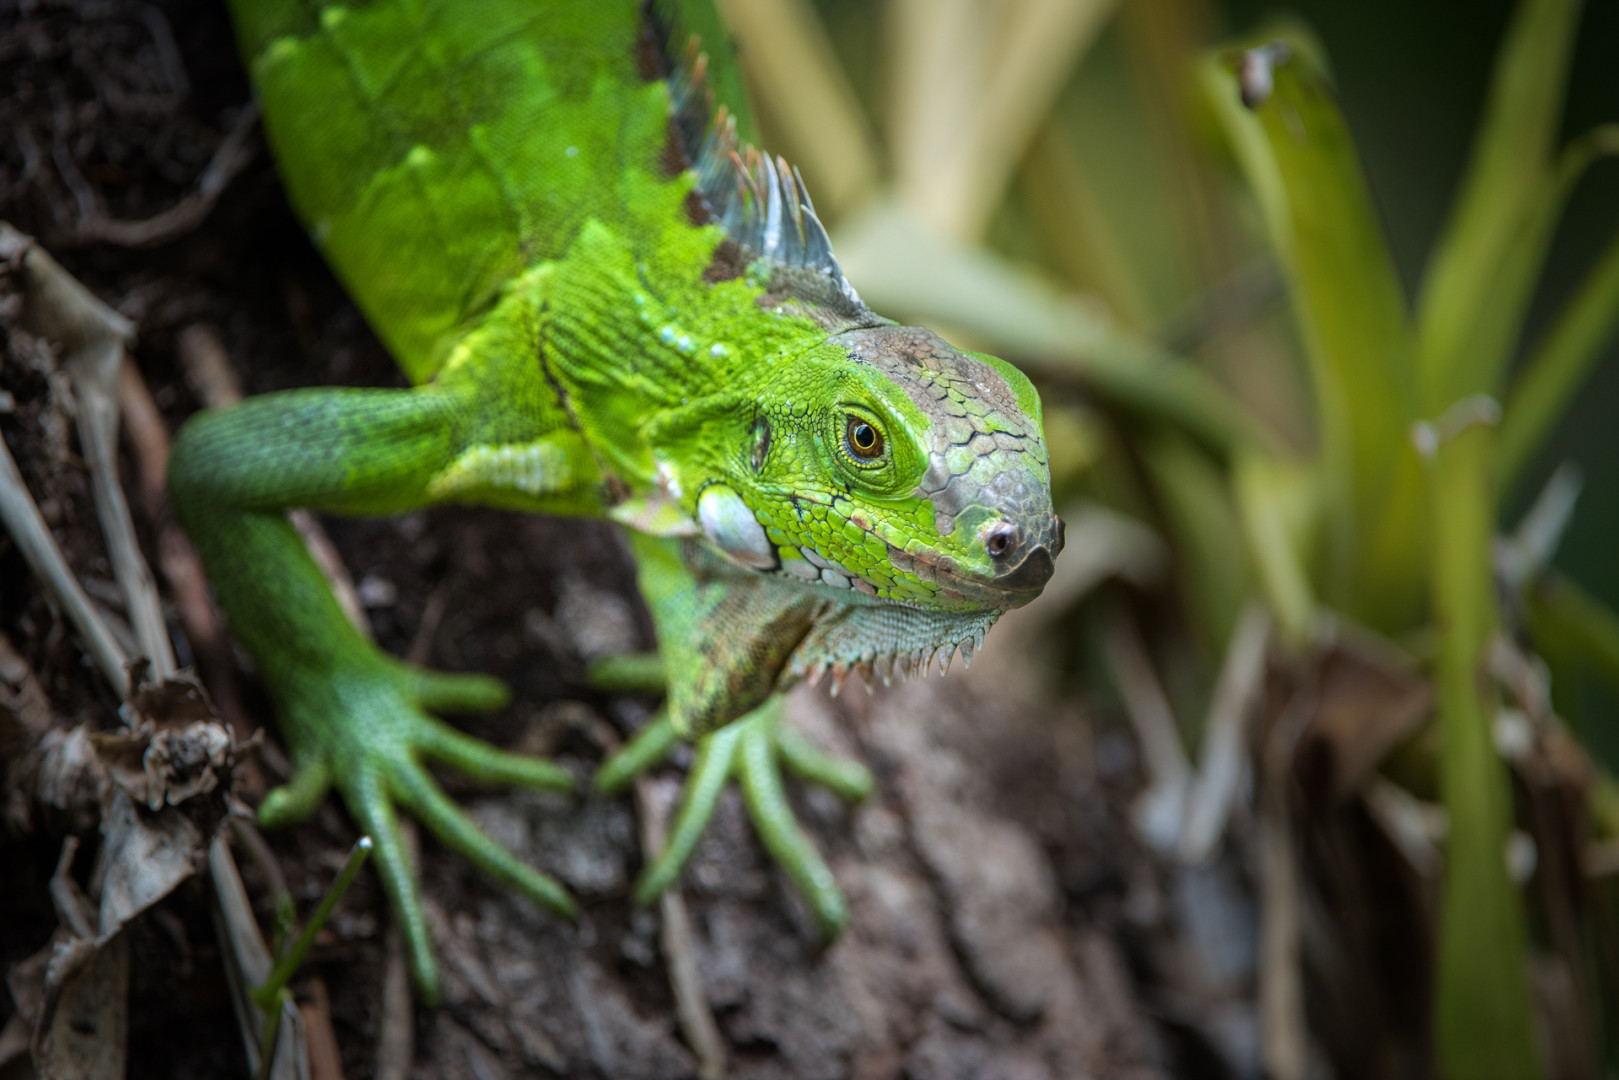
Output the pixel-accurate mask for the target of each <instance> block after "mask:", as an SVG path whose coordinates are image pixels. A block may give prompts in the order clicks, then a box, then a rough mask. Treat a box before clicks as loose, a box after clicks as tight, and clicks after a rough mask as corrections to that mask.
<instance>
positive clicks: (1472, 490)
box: [1430, 423, 1541, 1080]
mask: <svg viewBox="0 0 1619 1080" xmlns="http://www.w3.org/2000/svg"><path fill="white" fill-rule="evenodd" d="M1494 434H1495V433H1494V431H1493V429H1492V428H1491V427H1490V426H1489V425H1487V424H1482V423H1479V424H1473V425H1471V426H1469V427H1467V428H1464V429H1463V430H1462V431H1460V432H1458V433H1456V434H1454V435H1452V436H1451V437H1450V438H1449V439H1448V440H1446V441H1445V442H1444V443H1443V444H1442V445H1441V446H1440V447H1439V449H1438V452H1437V454H1436V457H1435V460H1434V463H1433V468H1432V475H1431V479H1432V487H1431V489H1430V490H1431V500H1432V507H1433V550H1432V552H1431V556H1432V560H1433V567H1434V615H1435V618H1436V620H1437V622H1438V624H1439V626H1440V627H1442V628H1443V633H1442V636H1441V638H1440V646H1439V657H1438V672H1437V675H1438V684H1439V729H1440V762H1439V777H1440V790H1441V794H1442V795H1443V798H1444V804H1445V810H1446V812H1447V813H1448V815H1449V819H1450V831H1449V834H1448V837H1447V839H1446V844H1445V853H1446V854H1445V880H1444V896H1443V900H1442V907H1441V913H1440V927H1439V965H1438V982H1437V985H1436V988H1435V989H1436V1001H1435V1036H1436V1040H1435V1041H1436V1046H1437V1050H1438V1058H1439V1072H1440V1075H1441V1076H1444V1077H1446V1078H1450V1080H1495V1078H1500V1080H1533V1078H1535V1077H1537V1076H1539V1075H1540V1072H1541V1070H1540V1061H1539V1058H1538V1056H1537V1054H1536V1051H1535V1037H1534V1023H1535V1017H1534V1008H1533V1004H1532V1001H1531V998H1530V995H1529V969H1528V948H1527V944H1526V941H1525V929H1524V915H1523V903H1522V898H1521V897H1520V896H1519V894H1518V889H1517V886H1515V885H1514V884H1513V883H1512V881H1511V879H1510V878H1509V877H1508V875H1507V866H1506V840H1507V835H1508V831H1509V830H1510V828H1511V824H1512V799H1511V789H1510V786H1509V783H1508V778H1507V770H1506V765H1505V763H1504V762H1503V761H1502V760H1501V757H1500V755H1499V754H1497V753H1496V749H1495V744H1494V742H1493V740H1492V737H1491V721H1492V719H1493V718H1494V716H1495V712H1496V710H1497V708H1498V707H1499V703H1498V701H1497V700H1496V694H1495V693H1494V692H1493V688H1487V686H1488V684H1487V683H1486V681H1485V678H1484V675H1483V672H1484V668H1485V651H1486V649H1487V648H1488V647H1489V642H1490V639H1491V638H1492V637H1493V636H1494V635H1495V633H1496V632H1497V628H1498V625H1499V618H1498V615H1497V612H1496V603H1495V579H1494V576H1493V573H1492V570H1491V559H1490V552H1491V543H1492V540H1493V538H1494V536H1495V499H1494V492H1493V489H1492V486H1491V484H1490V476H1491V468H1492V462H1491V456H1492V454H1493V442H1494Z"/></svg>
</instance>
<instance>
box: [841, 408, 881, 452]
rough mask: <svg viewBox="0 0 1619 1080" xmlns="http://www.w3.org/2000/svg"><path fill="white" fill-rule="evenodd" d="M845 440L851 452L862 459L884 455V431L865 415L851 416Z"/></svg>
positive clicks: (844, 435) (844, 434)
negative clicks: (879, 429) (864, 416)
mask: <svg viewBox="0 0 1619 1080" xmlns="http://www.w3.org/2000/svg"><path fill="white" fill-rule="evenodd" d="M843 441H844V443H845V444H846V445H847V446H848V447H849V453H851V454H853V455H854V456H855V457H857V458H859V459H860V460H861V461H875V460H876V459H877V458H879V457H881V456H882V453H883V435H882V432H880V431H878V430H877V429H876V428H875V427H873V426H872V424H871V421H869V420H866V419H864V418H863V417H859V416H850V417H849V426H848V427H847V428H845V429H844V433H843Z"/></svg>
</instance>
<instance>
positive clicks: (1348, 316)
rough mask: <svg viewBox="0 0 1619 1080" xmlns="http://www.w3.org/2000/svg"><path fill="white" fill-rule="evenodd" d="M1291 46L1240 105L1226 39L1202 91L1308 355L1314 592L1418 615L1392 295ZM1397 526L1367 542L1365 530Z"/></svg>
mask: <svg viewBox="0 0 1619 1080" xmlns="http://www.w3.org/2000/svg"><path fill="white" fill-rule="evenodd" d="M1283 40H1285V41H1286V43H1287V53H1288V56H1289V57H1290V58H1289V59H1287V60H1286V61H1284V62H1282V63H1280V64H1278V65H1277V66H1276V67H1275V69H1274V72H1273V85H1272V91H1271V93H1270V95H1269V96H1268V98H1266V100H1264V101H1263V102H1262V103H1261V104H1259V105H1257V107H1255V108H1254V109H1251V110H1250V109H1249V108H1247V107H1246V106H1244V105H1243V104H1242V102H1241V101H1240V100H1239V96H1238V79H1237V75H1236V70H1235V65H1234V64H1233V56H1234V54H1232V53H1231V52H1229V51H1225V52H1222V53H1218V54H1215V55H1212V56H1210V57H1209V58H1208V59H1206V60H1205V61H1204V63H1203V65H1202V67H1201V84H1202V87H1203V91H1204V94H1205V97H1206V98H1207V100H1208V102H1209V103H1210V105H1211V107H1212V109H1213V112H1214V114H1215V116H1216V117H1217V118H1218V120H1219V123H1220V125H1221V128H1222V129H1223V131H1224V133H1225V135H1226V138H1227V141H1228V142H1229V143H1230V145H1231V146H1232V148H1233V150H1234V151H1235V153H1236V157H1237V160H1238V163H1239V165H1240V166H1241V168H1242V171H1243V173H1244V175H1245V176H1246V178H1247V180H1248V182H1249V186H1250V187H1251V188H1252V190H1253V193H1254V195H1255V197H1256V199H1257V200H1258V202H1259V206H1260V210H1261V213H1262V216H1263V218H1264V221H1265V224H1266V230H1267V232H1268V233H1269V236H1270V240H1271V244H1272V246H1273V247H1274V248H1275V249H1276V251H1277V253H1278V255H1279V256H1280V258H1281V261H1282V264H1283V266H1284V268H1285V269H1286V271H1287V274H1288V277H1289V280H1290V283H1291V285H1292V300H1293V307H1294V311H1295V313H1296V315H1297V318H1298V322H1299V325H1300V329H1301V333H1302V337H1303V339H1304V342H1305V346H1306V350H1307V353H1308V357H1309V362H1310V372H1311V378H1312V384H1313V388H1314V394H1315V403H1316V413H1317V417H1318V423H1319V429H1320V434H1319V438H1320V454H1321V478H1322V485H1323V496H1324V501H1323V507H1322V511H1323V520H1324V523H1325V525H1326V529H1327V534H1326V535H1327V543H1328V547H1327V551H1326V552H1325V556H1326V558H1325V567H1324V572H1325V579H1324V581H1323V583H1322V584H1323V589H1322V593H1323V596H1324V598H1325V599H1327V600H1329V601H1332V602H1334V603H1335V604H1337V605H1339V606H1341V607H1343V608H1344V609H1345V610H1346V611H1348V612H1349V613H1350V614H1352V615H1355V616H1357V617H1359V618H1362V619H1365V620H1366V621H1368V622H1371V623H1373V624H1374V625H1378V626H1380V627H1382V628H1385V629H1402V628H1404V626H1405V625H1408V624H1409V623H1410V622H1411V621H1413V620H1414V618H1415V617H1416V616H1417V614H1419V610H1418V609H1417V608H1415V607H1414V606H1413V605H1412V603H1411V598H1412V597H1413V596H1420V594H1421V589H1420V580H1421V573H1422V559H1421V557H1420V552H1421V547H1420V544H1421V540H1420V533H1419V531H1418V529H1419V527H1420V525H1419V523H1420V515H1418V516H1417V520H1416V522H1415V523H1414V522H1413V521H1412V519H1411V517H1410V516H1409V515H1398V514H1395V513H1394V510H1395V509H1397V508H1398V507H1402V506H1410V505H1412V504H1413V503H1414V502H1415V500H1414V499H1413V498H1411V497H1410V496H1412V495H1413V494H1414V493H1415V492H1417V491H1418V490H1419V489H1420V473H1419V471H1418V470H1417V469H1416V466H1415V459H1414V456H1413V454H1412V451H1411V449H1410V443H1409V439H1408V431H1409V429H1410V425H1411V423H1412V421H1413V420H1414V419H1415V412H1414V404H1415V402H1414V386H1413V380H1412V377H1411V371H1410V364H1409V357H1410V354H1411V336H1410V330H1409V324H1408V320H1407V315H1406V310H1405V302H1404V299H1403V297H1402V295H1401V292H1400V286H1399V281H1398V279H1397V277H1396V275H1395V272H1394V265H1393V262H1392V260H1391V259H1390V257H1389V252H1388V247H1387V245H1386V244H1385V243H1384V239H1383V233H1382V229H1381V227H1380V225H1379V223H1378V219H1377V214H1376V212H1375V211H1374V209H1373V207H1372V201H1371V196H1370V194H1369V193H1368V191H1367V188H1366V183H1365V180H1364V178H1363V175H1362V172H1361V167H1360V160H1359V157H1358V155H1357V154H1356V152H1355V147H1354V144H1353V142H1352V140H1351V139H1350V134H1349V130H1348V127H1347V126H1346V125H1345V123H1344V119H1343V116H1342V114H1341V113H1340V112H1339V111H1338V107H1337V104H1336V103H1335V101H1334V100H1333V96H1332V92H1331V90H1330V88H1329V87H1328V85H1327V82H1326V79H1325V77H1324V76H1323V75H1322V73H1321V72H1320V70H1319V69H1318V68H1317V67H1316V66H1314V65H1313V64H1312V63H1311V62H1310V60H1309V59H1308V58H1309V57H1310V56H1311V55H1313V54H1314V52H1315V50H1314V49H1313V47H1312V45H1311V43H1310V42H1309V41H1308V40H1306V39H1304V38H1303V37H1302V36H1301V35H1299V34H1297V33H1296V32H1295V33H1292V34H1290V36H1289V37H1287V38H1285V39H1283ZM1391 521H1392V522H1393V524H1394V525H1400V526H1403V531H1402V532H1400V534H1399V535H1397V536H1395V537H1394V538H1393V539H1392V541H1385V542H1384V543H1383V544H1382V545H1381V546H1384V547H1388V548H1390V549H1391V550H1388V551H1386V552H1384V551H1378V550H1377V549H1376V548H1374V546H1373V545H1372V544H1370V543H1369V542H1368V538H1369V537H1371V536H1373V535H1374V534H1379V533H1386V532H1388V531H1389V528H1390V522H1391Z"/></svg>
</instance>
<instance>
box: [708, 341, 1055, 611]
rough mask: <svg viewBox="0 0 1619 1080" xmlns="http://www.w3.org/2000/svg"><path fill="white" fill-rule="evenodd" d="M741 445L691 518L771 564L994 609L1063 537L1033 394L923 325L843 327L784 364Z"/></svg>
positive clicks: (844, 582)
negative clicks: (1053, 510) (847, 328)
mask: <svg viewBox="0 0 1619 1080" xmlns="http://www.w3.org/2000/svg"><path fill="white" fill-rule="evenodd" d="M737 419H744V418H743V417H737ZM737 449H738V452H737V453H735V454H734V455H729V457H730V460H729V462H727V465H728V467H727V468H725V470H724V473H725V475H723V476H716V477H715V478H714V479H713V480H712V481H711V482H709V483H706V484H705V485H704V487H703V489H702V490H701V491H698V492H696V493H695V494H696V509H697V516H698V520H699V522H700V523H701V525H702V527H703V531H704V533H705V534H706V535H707V536H708V538H709V539H710V540H712V541H713V542H714V543H715V544H716V545H717V546H718V547H719V548H720V549H721V550H723V551H725V552H726V554H728V555H730V556H731V557H732V558H733V559H736V560H737V561H738V562H741V563H743V564H745V565H747V566H750V567H752V568H754V569H756V570H759V571H762V572H764V573H771V574H780V575H784V576H786V577H790V578H797V579H801V580H803V581H805V582H808V583H814V584H817V585H820V586H822V587H824V588H827V589H830V590H835V591H841V592H845V593H855V594H862V595H863V596H865V597H868V598H871V599H874V600H885V601H898V602H901V603H905V604H913V605H918V606H922V607H926V608H931V609H936V610H941V611H951V612H962V613H967V612H977V611H995V612H1001V611H1005V610H1007V609H1009V608H1014V607H1018V606H1020V605H1022V604H1026V603H1028V602H1029V601H1030V600H1032V599H1034V597H1035V596H1037V595H1039V592H1040V590H1041V588H1042V587H1044V585H1045V583H1046V581H1047V580H1048V579H1049V578H1050V577H1051V572H1052V560H1053V559H1054V558H1055V557H1056V554H1057V552H1058V551H1059V550H1060V549H1061V546H1062V525H1061V522H1060V521H1059V520H1058V519H1057V517H1056V516H1055V515H1054V514H1053V513H1052V508H1051V486H1050V474H1049V470H1048V468H1047V463H1046V449H1045V443H1044V441H1043V439H1042V437H1041V430H1040V403H1039V398H1038V396H1037V395H1036V393H1035V390H1034V387H1033V386H1032V385H1031V384H1030V383H1029V381H1028V379H1027V378H1025V377H1024V376H1023V375H1022V374H1021V373H1019V372H1018V371H1017V370H1016V369H1015V368H1013V367H1011V366H1010V365H1008V364H1006V363H1004V362H1002V361H1000V360H997V359H995V358H994V357H988V356H983V355H978V354H971V353H963V352H960V351H958V350H956V349H954V348H952V347H951V346H950V345H948V344H946V343H945V342H944V341H943V340H942V339H941V338H939V337H938V336H937V335H935V334H933V333H931V332H930V331H927V330H923V329H920V328H917V327H901V326H891V325H878V326H872V327H865V328H861V329H853V330H846V331H844V332H842V333H838V334H834V335H832V336H830V337H828V338H827V339H826V340H825V342H824V343H822V344H820V345H818V346H816V347H814V348H813V349H810V350H809V351H807V352H806V354H804V355H802V356H800V357H796V358H793V360H792V361H791V362H786V363H782V364H781V365H780V371H779V374H778V377H776V378H773V379H771V380H770V381H769V383H768V384H767V385H765V386H764V387H763V388H762V390H761V392H760V393H759V394H758V395H757V397H756V400H755V402H754V407H753V409H752V416H751V418H750V419H749V422H748V423H747V425H746V435H745V437H744V439H743V443H742V445H741V446H740V447H738V448H737Z"/></svg>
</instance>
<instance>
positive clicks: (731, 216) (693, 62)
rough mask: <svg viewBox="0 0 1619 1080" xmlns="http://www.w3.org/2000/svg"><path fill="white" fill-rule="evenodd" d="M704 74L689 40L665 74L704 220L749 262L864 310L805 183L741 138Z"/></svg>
mask: <svg viewBox="0 0 1619 1080" xmlns="http://www.w3.org/2000/svg"><path fill="white" fill-rule="evenodd" d="M707 72H708V56H707V54H706V53H704V52H702V51H701V48H700V45H699V42H698V39H697V37H696V35H693V36H692V37H691V38H690V39H689V40H688V42H687V46H686V56H685V59H684V61H682V62H680V63H678V64H676V65H675V66H674V70H673V72H672V73H671V74H670V75H669V80H668V81H669V99H670V108H671V123H672V124H673V126H674V130H675V132H676V133H677V134H678V136H679V138H680V141H681V144H682V146H683V148H684V150H685V153H686V159H687V161H688V162H690V163H691V168H692V169H693V170H694V171H695V172H696V174H697V187H696V194H697V195H698V197H699V198H701V199H702V200H703V203H704V205H705V208H706V209H707V210H708V213H709V216H710V217H711V218H712V219H713V220H714V221H715V222H716V223H717V224H719V225H720V226H721V227H723V228H724V229H725V231H726V233H727V234H729V235H730V237H731V239H732V240H734V241H735V242H736V243H737V244H738V245H740V246H741V247H742V248H743V249H745V250H746V251H747V252H748V253H749V254H750V255H751V256H752V257H753V258H762V259H766V260H769V261H770V262H772V263H774V264H776V265H778V266H783V267H789V268H793V269H802V270H810V271H813V272H815V273H819V274H822V275H824V276H825V277H827V278H828V279H830V281H831V282H832V284H833V285H834V286H835V287H836V289H837V291H838V292H840V293H842V294H843V296H844V297H845V298H846V299H848V301H849V302H850V303H852V304H853V305H855V307H856V308H858V309H861V310H864V308H865V305H864V304H863V303H862V302H861V300H860V294H859V293H857V292H855V288H854V286H853V285H851V284H850V283H849V279H848V278H846V277H845V276H844V274H843V268H842V267H841V266H839V265H838V260H837V257H836V256H835V255H833V254H832V240H831V238H830V237H829V236H828V235H827V232H826V226H825V225H823V224H822V223H821V219H820V217H819V216H818V215H817V214H816V213H815V204H814V203H813V202H811V201H810V195H809V190H808V189H807V188H806V187H805V186H804V178H803V177H802V176H801V175H800V174H799V172H798V170H797V169H796V168H794V167H792V166H791V165H789V164H788V163H787V160H786V159H785V158H783V157H779V156H778V157H774V158H772V157H771V156H770V155H769V154H766V153H763V152H762V151H760V150H759V149H758V148H757V147H754V146H752V145H749V144H748V143H745V142H743V141H742V140H741V139H739V138H738V136H737V133H736V121H735V119H734V118H733V117H731V116H730V114H729V112H728V111H727V110H726V108H725V106H724V105H720V106H718V108H716V107H715V104H714V94H713V91H712V90H711V89H710V87H709V85H708V79H707Z"/></svg>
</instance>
